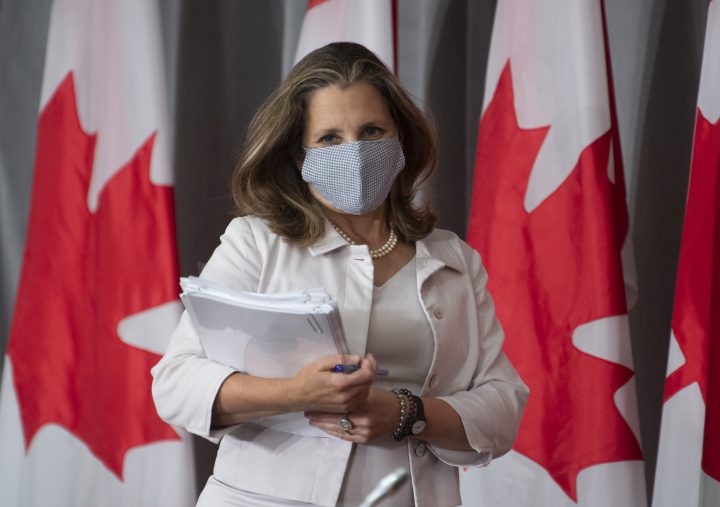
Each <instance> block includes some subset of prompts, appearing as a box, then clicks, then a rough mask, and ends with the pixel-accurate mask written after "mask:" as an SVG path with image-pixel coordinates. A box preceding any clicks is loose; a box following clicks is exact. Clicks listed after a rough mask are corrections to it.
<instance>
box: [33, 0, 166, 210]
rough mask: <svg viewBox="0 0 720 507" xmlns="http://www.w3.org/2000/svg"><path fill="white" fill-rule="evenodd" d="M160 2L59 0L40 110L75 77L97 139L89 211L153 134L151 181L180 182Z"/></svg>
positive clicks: (84, 115)
mask: <svg viewBox="0 0 720 507" xmlns="http://www.w3.org/2000/svg"><path fill="white" fill-rule="evenodd" d="M158 16H159V14H158V8H157V4H156V3H155V2H145V1H139V0H127V1H122V2H119V1H114V0H113V1H103V2H92V1H88V0H56V1H55V2H54V3H53V6H52V11H51V18H50V19H51V22H50V29H49V33H48V45H47V47H48V51H47V54H46V57H45V71H44V75H43V86H42V92H41V100H40V108H41V109H42V108H43V107H44V106H45V104H47V102H48V100H49V99H50V97H51V96H52V95H53V93H54V92H55V90H56V89H57V87H58V85H59V84H60V82H61V81H62V80H63V79H64V78H65V76H66V75H67V74H68V72H73V74H74V75H75V86H76V94H77V102H78V112H79V115H80V123H81V125H82V126H83V128H84V130H85V131H86V132H87V133H89V134H97V136H98V137H97V145H96V148H95V165H94V168H93V176H92V180H91V183H90V192H89V194H88V208H89V209H90V210H91V211H94V210H95V209H96V208H97V201H98V194H99V193H100V191H101V190H102V188H103V187H104V186H105V183H106V182H107V180H108V179H110V178H111V177H112V176H113V174H115V172H117V171H118V170H119V169H120V168H121V167H122V166H123V165H124V164H125V163H127V162H128V161H129V160H130V159H131V158H132V157H133V155H134V153H135V152H136V151H137V149H138V148H139V147H140V146H141V145H142V144H143V142H145V140H147V138H148V137H149V136H150V135H152V134H153V133H157V138H156V139H155V143H154V146H153V157H152V161H151V167H150V179H151V180H152V181H153V182H154V183H156V184H164V185H171V184H172V183H173V175H172V166H171V160H170V148H169V146H170V137H169V136H170V129H169V128H168V126H169V125H168V107H167V102H166V92H165V89H166V84H165V78H164V75H165V74H164V66H163V59H162V51H161V47H162V46H161V38H160V33H159V32H158V27H159V26H160V24H159V17H158Z"/></svg>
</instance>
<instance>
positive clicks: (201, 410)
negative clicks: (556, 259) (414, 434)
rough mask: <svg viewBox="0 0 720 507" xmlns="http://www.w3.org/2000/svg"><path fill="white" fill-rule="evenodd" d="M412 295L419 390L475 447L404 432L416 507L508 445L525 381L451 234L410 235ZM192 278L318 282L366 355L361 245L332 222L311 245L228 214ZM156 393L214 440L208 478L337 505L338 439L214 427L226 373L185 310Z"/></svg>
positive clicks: (369, 272)
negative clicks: (426, 344) (424, 335)
mask: <svg viewBox="0 0 720 507" xmlns="http://www.w3.org/2000/svg"><path fill="white" fill-rule="evenodd" d="M415 261H416V280H415V288H416V294H417V295H418V297H419V299H420V304H421V307H422V311H423V313H424V315H425V321H426V322H427V324H428V326H430V328H431V329H432V336H433V343H434V352H433V358H432V361H431V364H430V368H429V370H428V372H427V375H426V377H425V379H424V381H423V383H422V384H423V385H422V390H421V391H420V393H418V394H420V395H422V396H429V397H435V398H438V399H442V400H443V401H445V402H446V403H448V404H449V405H450V406H451V407H452V408H453V410H455V411H456V412H457V413H458V415H459V417H460V420H461V421H462V423H463V426H464V429H465V433H466V434H467V437H468V441H469V443H470V445H471V446H472V448H473V450H472V451H456V450H451V449H444V448H442V447H439V446H435V445H429V444H427V443H425V442H422V441H421V440H418V439H414V438H408V439H406V440H405V442H403V444H404V445H405V446H406V448H407V450H408V454H409V464H410V474H411V478H412V485H413V490H414V494H415V503H416V505H417V506H418V507H450V506H453V505H458V504H460V491H459V484H458V469H457V467H462V466H482V465H487V464H488V463H489V462H490V460H491V459H492V458H494V457H496V456H500V455H502V454H503V453H505V452H507V451H508V450H509V449H510V448H511V447H512V444H513V441H514V439H515V436H516V434H517V429H518V425H519V423H520V418H521V416H522V411H523V407H524V405H525V401H526V398H527V395H528V391H527V387H526V386H525V384H523V382H522V380H520V378H519V377H518V375H517V373H516V372H515V370H514V369H513V368H512V366H511V365H510V363H509V362H508V360H507V358H506V357H505V355H504V354H503V352H502V343H503V332H502V329H501V328H500V325H499V323H498V322H497V319H496V318H495V309H494V304H493V301H492V298H491V297H490V294H489V292H488V290H487V272H486V271H485V269H484V268H483V266H482V263H481V261H480V256H479V255H478V254H477V252H475V251H474V250H473V249H472V248H470V247H469V246H468V245H467V244H466V243H464V242H463V241H461V240H460V239H459V238H458V237H457V236H456V235H455V234H453V233H451V232H448V231H442V230H439V229H436V230H434V231H433V232H432V233H431V234H430V235H429V236H427V237H426V238H424V239H422V240H420V241H417V242H416V254H415ZM201 277H203V278H206V279H208V280H210V281H213V282H215V283H218V284H222V285H224V286H226V287H229V288H234V289H239V290H246V291H254V292H284V291H289V290H296V289H302V288H308V287H323V288H325V290H326V291H327V292H328V294H330V295H332V296H333V298H334V299H335V300H336V301H338V304H339V306H340V313H341V315H342V319H343V323H344V326H345V329H346V335H347V338H348V344H349V346H350V349H351V350H352V351H353V352H354V353H358V354H362V353H364V352H365V350H366V347H367V340H368V334H369V333H368V331H369V325H370V315H371V313H372V302H373V292H374V290H373V263H372V258H371V257H370V255H369V252H368V249H367V246H364V245H348V244H347V243H346V242H345V240H343V239H342V238H341V237H340V236H339V235H338V233H337V231H335V230H334V229H333V228H332V226H330V225H328V226H327V227H326V232H325V235H324V236H323V237H322V238H320V239H319V240H318V241H317V242H316V243H314V244H313V245H311V246H310V247H301V246H297V245H290V244H288V243H286V242H285V241H283V240H282V238H280V237H278V236H277V235H276V234H274V233H273V232H272V231H270V230H269V228H268V227H267V226H266V224H265V222H264V221H263V220H261V219H259V218H257V217H252V216H246V217H242V218H237V219H235V220H233V221H232V222H231V223H230V225H229V226H228V228H227V231H226V232H225V234H224V235H223V236H222V238H221V244H220V246H219V247H218V248H217V249H216V250H215V252H214V253H213V255H212V257H211V258H210V260H209V261H208V263H207V265H206V266H205V269H204V270H203V272H202V274H201ZM152 373H153V377H154V379H153V397H154V400H155V404H156V406H157V409H158V413H159V415H160V416H161V417H162V418H163V419H164V420H166V421H167V422H169V423H171V424H174V425H176V426H180V427H182V428H185V429H187V430H188V431H190V432H192V433H195V434H197V435H200V436H203V437H205V438H208V439H210V440H211V441H214V442H218V441H219V442H220V448H219V450H218V455H217V459H216V461H215V469H214V475H215V477H216V478H217V480H218V481H221V482H222V483H224V484H226V485H228V486H231V487H232V488H236V489H240V490H246V491H251V492H253V493H257V494H263V495H271V496H276V497H280V498H284V499H286V500H288V501H295V502H307V503H311V504H317V505H322V506H334V505H335V504H336V502H337V499H338V497H339V494H340V490H341V488H342V485H343V483H344V478H345V472H346V468H347V464H348V462H349V461H350V459H351V453H352V449H353V446H352V444H351V443H350V442H346V441H343V440H341V439H337V438H332V437H328V438H317V437H308V436H301V435H290V434H288V433H283V432H278V431H274V430H270V429H267V428H263V427H261V426H258V425H257V424H254V423H245V424H238V425H234V426H230V427H227V428H222V429H215V428H212V427H211V422H212V407H213V402H214V400H215V396H216V395H217V391H218V389H219V388H220V385H221V384H222V382H223V381H224V380H225V379H226V378H227V376H228V375H230V374H232V373H233V370H232V368H228V367H226V366H223V365H221V364H219V363H216V362H214V361H211V360H209V359H208V358H207V357H206V356H205V354H204V352H203V349H202V346H201V345H200V340H199V337H198V335H197V331H196V330H195V329H194V327H193V325H192V322H191V321H190V319H189V318H188V316H187V314H184V315H183V317H182V318H181V320H180V324H179V325H178V328H177V329H176V331H175V333H173V336H172V338H171V340H170V344H169V346H168V350H167V352H166V353H165V355H164V356H163V358H162V359H161V360H160V362H159V363H158V364H157V365H156V366H155V367H154V368H153V370H152Z"/></svg>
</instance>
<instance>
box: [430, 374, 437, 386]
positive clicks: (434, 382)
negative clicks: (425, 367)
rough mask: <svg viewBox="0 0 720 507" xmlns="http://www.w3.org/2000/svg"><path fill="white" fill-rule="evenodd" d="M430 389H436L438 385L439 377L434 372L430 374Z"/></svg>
mask: <svg viewBox="0 0 720 507" xmlns="http://www.w3.org/2000/svg"><path fill="white" fill-rule="evenodd" d="M428 385H429V386H430V389H435V388H436V387H437V385H438V377H437V375H435V374H434V373H433V374H432V375H430V382H428Z"/></svg>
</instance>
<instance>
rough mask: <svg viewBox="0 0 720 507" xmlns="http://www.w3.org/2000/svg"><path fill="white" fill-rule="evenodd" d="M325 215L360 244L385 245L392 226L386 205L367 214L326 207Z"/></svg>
mask: <svg viewBox="0 0 720 507" xmlns="http://www.w3.org/2000/svg"><path fill="white" fill-rule="evenodd" d="M324 211H325V216H327V217H328V219H329V220H330V221H331V222H333V223H334V224H335V226H336V227H338V228H339V229H340V230H341V231H342V232H344V233H345V234H346V235H348V236H350V238H351V239H352V240H353V241H354V242H355V243H357V244H359V245H368V247H369V248H371V249H372V248H377V247H379V246H381V245H383V244H384V243H385V242H386V241H387V240H388V236H389V235H390V228H389V227H388V225H387V222H386V221H385V206H384V205H383V206H380V207H379V208H378V209H376V210H374V211H372V212H370V213H367V214H365V215H349V214H346V213H340V212H337V211H334V210H330V209H325V210H324Z"/></svg>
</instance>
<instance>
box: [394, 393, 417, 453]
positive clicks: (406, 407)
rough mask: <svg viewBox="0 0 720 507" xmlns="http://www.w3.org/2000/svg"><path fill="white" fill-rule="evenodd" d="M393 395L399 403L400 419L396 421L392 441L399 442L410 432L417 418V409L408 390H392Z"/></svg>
mask: <svg viewBox="0 0 720 507" xmlns="http://www.w3.org/2000/svg"><path fill="white" fill-rule="evenodd" d="M392 392H393V394H394V395H395V396H396V397H397V399H398V402H399V403H400V419H399V420H398V423H397V426H395V430H394V431H393V432H392V437H393V439H394V440H397V441H398V442H400V441H401V440H403V439H404V438H405V437H406V436H408V435H409V434H410V433H411V431H412V425H413V424H414V423H415V419H416V418H417V407H416V406H415V400H414V399H413V396H412V393H411V392H410V390H408V389H405V388H400V389H393V390H392Z"/></svg>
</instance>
